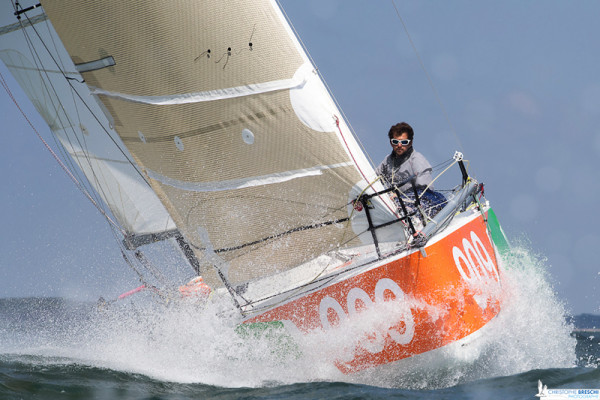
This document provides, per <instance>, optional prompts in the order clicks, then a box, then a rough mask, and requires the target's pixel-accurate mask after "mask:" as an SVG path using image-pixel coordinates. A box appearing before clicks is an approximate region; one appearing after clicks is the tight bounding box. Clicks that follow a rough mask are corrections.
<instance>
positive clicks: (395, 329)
mask: <svg viewBox="0 0 600 400" xmlns="http://www.w3.org/2000/svg"><path fill="white" fill-rule="evenodd" d="M388 291H389V292H391V293H392V294H393V295H394V297H395V300H396V301H398V302H399V307H401V308H402V309H401V310H399V313H398V315H399V316H400V318H399V321H398V322H397V323H395V325H394V326H390V327H389V328H387V330H386V331H384V332H373V333H372V334H369V337H370V338H369V340H365V341H363V342H361V346H362V347H364V348H365V349H366V350H367V351H369V352H370V353H379V352H381V351H382V350H383V347H384V341H385V337H386V336H389V337H390V338H391V339H392V340H393V341H394V342H396V343H398V344H399V345H406V344H408V343H410V342H411V341H412V339H413V337H414V335H415V321H414V317H413V314H412V310H411V309H410V307H409V306H408V304H407V303H406V302H404V301H403V300H405V294H404V292H403V291H402V289H401V288H400V286H398V284H397V283H396V282H394V281H393V280H391V279H389V278H382V279H380V280H379V281H378V282H377V284H376V285H375V302H373V301H372V300H371V297H370V296H369V295H368V294H367V292H365V291H364V290H363V289H360V288H357V287H355V288H352V289H350V291H349V292H348V295H347V298H346V305H347V307H348V314H346V312H345V311H344V309H343V307H342V306H341V304H340V303H339V302H338V301H336V300H335V299H334V298H332V297H329V296H326V297H324V298H323V299H322V300H321V303H320V304H319V317H320V319H321V324H322V325H323V328H324V329H326V330H327V329H331V328H332V325H331V322H330V321H329V312H330V310H331V311H333V313H334V314H335V315H336V316H337V318H338V320H339V322H340V323H342V322H345V321H347V320H348V319H349V318H352V317H353V316H354V315H356V314H357V313H358V312H359V309H358V308H357V302H359V301H360V302H362V303H363V304H364V306H365V307H366V308H369V307H372V306H373V305H374V303H379V304H382V303H383V302H384V301H385V294H386V292H388ZM402 328H403V329H402Z"/></svg>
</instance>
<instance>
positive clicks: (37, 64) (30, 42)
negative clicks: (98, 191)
mask: <svg viewBox="0 0 600 400" xmlns="http://www.w3.org/2000/svg"><path fill="white" fill-rule="evenodd" d="M25 17H26V18H27V14H25ZM28 22H29V24H30V25H31V20H29V19H28ZM19 24H20V26H21V29H20V30H21V32H22V33H23V37H24V39H25V42H26V43H27V47H28V49H29V52H30V53H31V57H32V60H33V62H34V63H35V67H34V70H36V71H39V72H41V71H43V70H44V69H43V68H42V65H41V58H40V57H39V55H38V53H37V52H36V51H35V46H34V45H33V40H32V39H31V38H30V37H29V34H28V32H27V29H26V26H24V23H23V21H22V20H20V19H19ZM46 76H47V73H46ZM40 77H41V76H40ZM42 90H45V92H44V94H46V95H48V97H49V98H50V101H51V102H52V105H53V106H54V110H55V111H56V117H55V118H57V119H58V120H59V121H60V119H61V117H60V114H61V111H62V109H61V108H60V107H57V106H56V104H54V99H53V98H52V96H51V93H50V91H49V90H48V87H47V85H46V84H45V82H44V81H43V79H42ZM52 139H53V140H54V144H55V146H56V148H57V149H58V150H59V152H60V154H61V155H62V159H63V160H64V161H65V162H66V163H67V164H68V165H69V167H70V170H71V172H72V173H74V175H77V178H78V179H79V180H80V181H81V177H80V176H79V173H78V171H77V170H76V169H75V168H74V167H73V160H71V159H70V158H69V157H67V155H66V154H65V148H64V147H63V146H62V145H60V144H59V143H58V142H57V138H56V137H55V136H54V135H53V136H52ZM86 190H88V189H87V188H86Z"/></svg>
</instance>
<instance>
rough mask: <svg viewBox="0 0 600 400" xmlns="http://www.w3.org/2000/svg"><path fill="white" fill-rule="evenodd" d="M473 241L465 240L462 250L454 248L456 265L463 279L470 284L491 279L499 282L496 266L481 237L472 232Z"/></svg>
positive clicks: (453, 253)
mask: <svg viewBox="0 0 600 400" xmlns="http://www.w3.org/2000/svg"><path fill="white" fill-rule="evenodd" d="M470 239H471V240H468V239H467V238H463V240H462V249H461V248H459V247H458V246H454V247H453V248H452V255H453V257H454V263H455V264H456V268H457V269H458V272H459V273H460V276H462V278H463V279H464V280H465V281H467V282H469V283H475V282H476V281H487V280H488V279H489V278H494V279H495V280H496V281H498V280H499V277H498V271H497V270H496V265H495V264H494V261H493V259H492V257H490V254H489V253H488V251H487V249H486V248H485V246H484V245H483V242H482V241H481V239H479V236H477V234H476V233H475V232H473V231H471V237H470Z"/></svg>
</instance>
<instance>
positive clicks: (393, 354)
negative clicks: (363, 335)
mask: <svg viewBox="0 0 600 400" xmlns="http://www.w3.org/2000/svg"><path fill="white" fill-rule="evenodd" d="M454 229H455V230H454V231H452V232H451V233H449V234H448V235H447V236H445V237H443V238H442V239H440V240H438V241H437V242H434V243H431V244H430V245H428V246H427V247H426V248H425V251H426V255H423V254H422V253H421V252H420V251H413V252H410V253H408V254H407V253H403V254H400V255H397V256H393V257H390V258H387V259H384V260H381V261H380V262H379V263H378V264H377V265H376V266H371V267H368V269H367V270H366V271H365V272H362V273H360V274H355V275H353V276H349V277H348V278H347V279H344V280H342V281H339V282H337V283H335V284H332V285H330V286H327V287H324V288H322V289H318V290H316V291H314V292H312V293H309V294H307V295H305V296H303V297H300V298H297V299H295V300H292V301H290V302H288V303H285V304H283V305H281V306H278V307H276V308H274V309H272V310H270V311H268V312H265V313H264V314H261V315H258V316H256V317H253V318H251V319H249V320H247V321H245V322H246V323H253V322H267V321H287V322H291V323H293V324H294V325H295V326H296V327H297V328H298V329H299V330H300V331H303V332H310V331H313V330H316V329H325V330H327V329H331V328H332V327H335V326H336V325H338V324H339V323H340V321H341V320H342V319H343V320H346V319H347V318H350V319H352V318H358V316H357V315H358V314H359V313H360V311H361V310H362V309H363V308H365V307H369V306H371V305H372V304H377V303H381V302H385V301H389V300H392V299H395V300H396V302H395V303H394V304H398V307H400V308H401V309H402V310H401V312H400V315H402V317H401V318H400V320H398V321H395V322H393V325H392V326H390V327H389V328H388V329H385V331H382V332H373V334H372V335H369V338H370V340H371V342H370V343H367V345H366V346H358V347H357V348H356V349H355V350H354V353H353V354H354V355H353V357H354V358H353V359H352V360H350V361H348V360H344V361H342V360H338V361H336V365H337V367H338V368H339V369H340V370H341V371H342V372H344V373H352V372H356V371H360V370H363V369H365V368H369V367H375V366H378V365H383V364H387V363H391V362H394V361H398V360H401V359H404V358H407V357H410V356H413V355H416V354H421V353H424V352H427V351H430V350H434V349H437V348H439V347H442V346H444V345H447V344H450V343H452V342H455V341H457V340H460V339H462V338H464V337H466V336H468V335H470V334H472V333H474V332H475V331H477V330H478V329H480V328H481V327H483V326H484V325H485V324H486V323H487V322H488V321H490V320H491V319H492V318H494V316H495V315H496V314H497V313H498V312H499V311H500V293H501V290H500V279H499V273H498V267H497V265H498V264H497V260H496V253H495V251H494V246H493V245H492V242H491V240H490V237H489V235H488V233H487V230H486V225H485V221H484V220H483V218H482V216H481V215H479V216H476V217H475V218H471V219H470V220H468V221H466V222H464V223H463V224H462V225H461V226H459V227H458V228H454ZM448 230H450V229H448ZM350 267H351V265H349V266H346V268H350ZM376 339H377V340H376Z"/></svg>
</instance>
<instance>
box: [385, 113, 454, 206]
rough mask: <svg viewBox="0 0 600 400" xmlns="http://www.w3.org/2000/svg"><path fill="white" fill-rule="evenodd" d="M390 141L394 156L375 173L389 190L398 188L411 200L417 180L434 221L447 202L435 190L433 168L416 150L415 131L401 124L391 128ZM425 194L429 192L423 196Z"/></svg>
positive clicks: (388, 157) (421, 197)
mask: <svg viewBox="0 0 600 400" xmlns="http://www.w3.org/2000/svg"><path fill="white" fill-rule="evenodd" d="M388 138H389V140H390V145H391V146H392V152H391V153H390V154H388V155H387V156H386V157H385V158H384V159H383V161H382V162H381V164H379V166H378V167H377V169H376V170H375V172H376V173H377V175H379V176H380V177H381V178H382V180H383V182H384V184H385V185H386V186H388V187H392V186H395V187H397V188H398V189H399V190H400V191H401V192H403V193H404V194H406V195H407V196H408V197H414V193H413V191H412V189H411V186H412V184H411V182H410V180H411V178H412V177H414V178H415V186H416V188H417V193H418V194H419V196H420V199H421V203H422V204H423V205H424V206H425V209H427V210H428V211H429V212H428V214H429V217H430V218H431V217H433V215H435V214H437V212H438V211H439V210H440V209H441V208H442V203H443V202H444V201H445V200H446V199H445V198H444V196H443V195H442V194H441V193H438V192H435V191H434V190H433V185H432V182H433V178H432V171H433V169H432V168H431V164H429V161H427V159H426V158H425V156H423V155H422V154H421V153H419V152H418V151H416V150H415V149H414V148H413V138H414V131H413V128H412V127H411V126H410V125H409V124H407V123H406V122H400V123H398V124H395V125H393V126H392V127H391V128H390V130H389V132H388ZM424 190H427V192H426V193H423V191H424ZM413 201H414V200H413Z"/></svg>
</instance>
